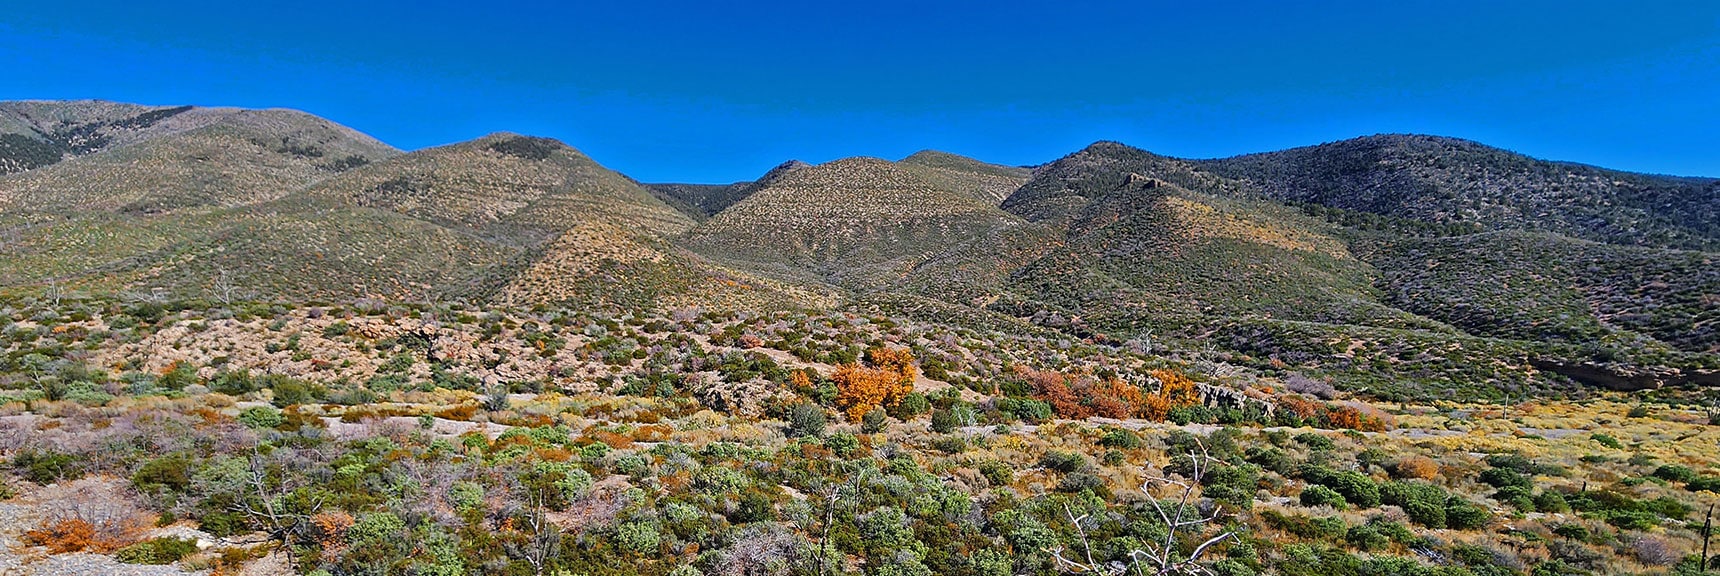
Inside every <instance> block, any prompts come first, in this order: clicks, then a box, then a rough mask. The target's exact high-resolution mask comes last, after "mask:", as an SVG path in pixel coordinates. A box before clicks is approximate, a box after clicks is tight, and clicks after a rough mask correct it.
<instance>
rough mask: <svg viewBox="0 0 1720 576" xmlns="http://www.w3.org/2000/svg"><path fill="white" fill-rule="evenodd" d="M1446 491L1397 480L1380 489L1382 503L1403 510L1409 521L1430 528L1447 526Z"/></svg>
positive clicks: (1425, 483) (1428, 485)
mask: <svg viewBox="0 0 1720 576" xmlns="http://www.w3.org/2000/svg"><path fill="white" fill-rule="evenodd" d="M1447 499H1448V496H1447V494H1446V493H1445V490H1444V489H1442V488H1440V487H1438V486H1435V485H1433V484H1429V483H1427V482H1418V481H1406V480H1397V481H1392V482H1387V483H1385V485H1384V486H1381V487H1380V501H1381V502H1384V503H1386V504H1390V505H1393V506H1397V507H1399V508H1403V511H1404V514H1405V515H1407V516H1409V520H1410V521H1411V522H1414V523H1416V524H1420V525H1422V526H1426V527H1428V528H1444V527H1445V525H1446V517H1445V503H1446V500H1447Z"/></svg>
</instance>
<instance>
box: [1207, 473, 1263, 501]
mask: <svg viewBox="0 0 1720 576" xmlns="http://www.w3.org/2000/svg"><path fill="white" fill-rule="evenodd" d="M1259 483H1260V467H1258V466H1255V465H1253V464H1242V465H1218V466H1213V467H1212V468H1211V469H1208V470H1207V472H1206V475H1205V476H1203V477H1202V478H1201V479H1200V485H1201V494H1203V495H1205V496H1206V497H1208V498H1211V499H1213V500H1214V501H1216V502H1221V503H1225V504H1229V505H1232V506H1235V507H1237V508H1241V509H1244V510H1247V509H1250V508H1253V507H1254V493H1255V492H1256V491H1257V490H1258V488H1256V486H1257V485H1258V484H1259Z"/></svg>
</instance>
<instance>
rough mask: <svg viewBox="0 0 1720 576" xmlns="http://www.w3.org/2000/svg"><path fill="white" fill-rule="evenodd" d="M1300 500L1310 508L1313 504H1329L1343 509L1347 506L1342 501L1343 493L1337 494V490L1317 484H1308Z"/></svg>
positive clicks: (1347, 504) (1346, 503)
mask: <svg viewBox="0 0 1720 576" xmlns="http://www.w3.org/2000/svg"><path fill="white" fill-rule="evenodd" d="M1301 502H1302V505H1303V506H1307V507H1310V508H1312V507H1315V506H1331V507H1333V508H1337V509H1339V510H1343V509H1344V508H1347V507H1348V506H1349V503H1348V502H1345V501H1344V495H1343V494H1339V493H1338V491H1337V490H1333V489H1331V488H1327V487H1325V486H1321V485H1319V484H1315V485H1313V486H1309V487H1308V488H1307V489H1305V490H1303V491H1302V496H1301Z"/></svg>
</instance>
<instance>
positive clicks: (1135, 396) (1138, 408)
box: [1088, 378, 1147, 418]
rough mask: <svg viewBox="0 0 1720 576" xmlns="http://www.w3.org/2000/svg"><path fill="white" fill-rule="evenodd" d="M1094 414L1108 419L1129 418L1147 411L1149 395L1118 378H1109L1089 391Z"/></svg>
mask: <svg viewBox="0 0 1720 576" xmlns="http://www.w3.org/2000/svg"><path fill="white" fill-rule="evenodd" d="M1088 397H1089V398H1091V399H1092V401H1091V402H1090V404H1091V405H1092V407H1093V413H1094V414H1096V415H1099V416H1104V417H1106V418H1128V417H1130V416H1134V415H1136V414H1140V413H1142V412H1144V411H1145V409H1144V408H1145V405H1146V399H1147V395H1146V394H1143V393H1141V389H1140V388H1138V387H1136V386H1133V385H1131V384H1129V383H1128V382H1124V381H1122V380H1119V379H1116V378H1107V379H1105V380H1102V381H1100V382H1099V383H1098V384H1094V385H1093V386H1092V387H1091V388H1090V389H1089V395H1088Z"/></svg>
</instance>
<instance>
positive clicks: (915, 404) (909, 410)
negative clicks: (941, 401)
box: [888, 392, 932, 421]
mask: <svg viewBox="0 0 1720 576" xmlns="http://www.w3.org/2000/svg"><path fill="white" fill-rule="evenodd" d="M888 410H889V413H890V415H891V416H895V417H896V419H897V420H904V421H905V420H913V419H914V417H915V416H919V415H921V414H925V413H926V412H930V411H931V410H932V402H931V400H928V399H926V395H925V394H921V393H919V392H910V393H908V395H906V396H903V397H902V401H900V402H897V403H896V405H895V406H891V407H890V408H889V409H888Z"/></svg>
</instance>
